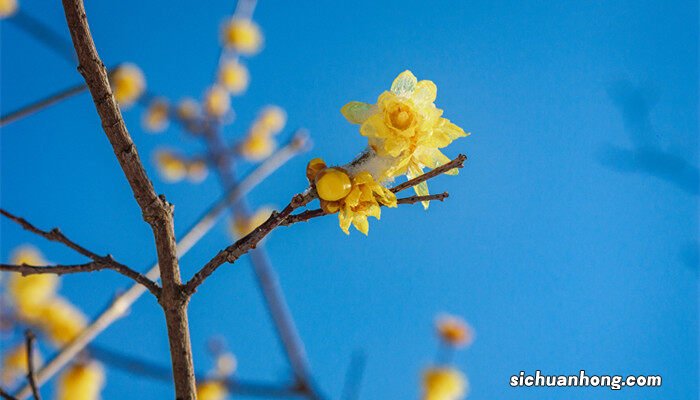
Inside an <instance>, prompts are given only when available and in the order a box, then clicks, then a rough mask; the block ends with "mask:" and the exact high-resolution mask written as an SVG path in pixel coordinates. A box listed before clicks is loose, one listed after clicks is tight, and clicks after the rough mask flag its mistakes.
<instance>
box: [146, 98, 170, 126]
mask: <svg viewBox="0 0 700 400" xmlns="http://www.w3.org/2000/svg"><path fill="white" fill-rule="evenodd" d="M169 117H170V104H168V101H167V100H165V99H161V98H158V99H154V100H152V101H151V103H150V104H149V105H148V108H147V109H146V111H145V113H144V114H143V120H142V124H143V129H144V130H146V132H154V133H157V132H163V131H164V130H165V129H166V128H167V127H168V123H169V122H170V121H169Z"/></svg>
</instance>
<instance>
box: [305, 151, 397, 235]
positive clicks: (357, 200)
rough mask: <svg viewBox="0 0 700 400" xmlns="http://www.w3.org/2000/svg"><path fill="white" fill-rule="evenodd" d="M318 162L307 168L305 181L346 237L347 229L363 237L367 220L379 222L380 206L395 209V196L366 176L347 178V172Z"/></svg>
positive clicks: (314, 160) (310, 163)
mask: <svg viewBox="0 0 700 400" xmlns="http://www.w3.org/2000/svg"><path fill="white" fill-rule="evenodd" d="M324 166H325V163H324V162H323V160H321V159H318V158H316V159H313V160H311V161H310V162H309V165H307V168H306V171H307V178H309V179H312V177H311V173H313V171H319V172H317V173H316V174H315V176H313V181H314V184H313V185H314V187H315V188H316V191H317V193H318V195H319V200H320V202H321V208H322V209H323V211H325V212H327V213H331V214H332V213H336V212H337V213H338V221H339V224H340V229H342V230H343V232H345V233H346V234H350V230H349V229H350V225H353V226H354V227H355V229H357V230H358V231H360V232H362V233H363V234H365V235H367V234H368V233H369V222H368V220H367V217H374V218H376V219H379V218H380V217H381V206H382V205H384V206H387V207H396V195H395V194H394V193H392V192H391V191H390V190H389V189H387V188H385V187H384V186H382V185H381V184H380V183H378V182H377V181H376V180H375V179H374V178H373V177H372V175H371V174H370V173H369V172H366V171H362V172H359V173H357V174H355V175H354V176H350V175H349V174H348V173H347V171H345V170H343V169H341V168H337V167H333V168H322V167H324Z"/></svg>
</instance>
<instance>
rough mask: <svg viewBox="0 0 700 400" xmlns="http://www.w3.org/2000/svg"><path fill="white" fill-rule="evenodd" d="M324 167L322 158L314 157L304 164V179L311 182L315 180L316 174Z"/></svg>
mask: <svg viewBox="0 0 700 400" xmlns="http://www.w3.org/2000/svg"><path fill="white" fill-rule="evenodd" d="M324 169H326V163H325V162H324V161H323V159H322V158H314V159H313V160H311V161H309V163H308V164H306V179H308V180H309V183H310V184H312V183H314V181H315V180H316V175H317V174H318V173H319V172H321V171H323V170H324Z"/></svg>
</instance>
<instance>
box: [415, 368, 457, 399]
mask: <svg viewBox="0 0 700 400" xmlns="http://www.w3.org/2000/svg"><path fill="white" fill-rule="evenodd" d="M467 388H468V383H467V378H466V377H465V376H464V375H463V374H462V373H461V372H460V371H458V370H456V369H454V368H448V367H438V368H430V369H428V370H427V371H425V372H424V373H423V400H459V399H463V398H464V396H465V395H466V392H467Z"/></svg>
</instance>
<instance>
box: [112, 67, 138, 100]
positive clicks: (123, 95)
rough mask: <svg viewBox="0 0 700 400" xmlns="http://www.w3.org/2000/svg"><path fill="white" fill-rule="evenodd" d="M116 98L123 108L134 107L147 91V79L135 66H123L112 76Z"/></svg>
mask: <svg viewBox="0 0 700 400" xmlns="http://www.w3.org/2000/svg"><path fill="white" fill-rule="evenodd" d="M110 82H111V84H112V91H113V92H114V98H115V99H116V100H117V102H118V103H119V104H120V105H121V106H122V107H128V106H130V105H132V104H133V103H134V102H135V101H136V100H138V98H139V97H141V95H142V94H143V92H144V90H146V78H144V76H143V72H142V71H141V69H140V68H139V67H137V66H136V65H134V64H129V63H127V64H122V65H120V66H119V67H117V69H116V70H115V71H114V72H113V73H112V74H111V76H110Z"/></svg>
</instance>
